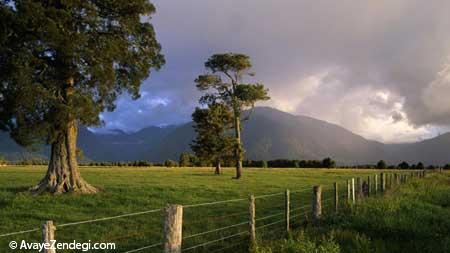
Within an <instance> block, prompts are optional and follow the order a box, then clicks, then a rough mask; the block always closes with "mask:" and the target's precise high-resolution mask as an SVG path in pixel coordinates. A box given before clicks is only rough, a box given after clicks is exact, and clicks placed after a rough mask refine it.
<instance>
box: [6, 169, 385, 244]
mask: <svg viewBox="0 0 450 253" xmlns="http://www.w3.org/2000/svg"><path fill="white" fill-rule="evenodd" d="M44 173H45V167H43V166H35V167H31V166H26V167H21V166H6V167H0V234H4V233H9V232H15V231H21V230H28V229H34V228H40V227H41V224H42V222H43V221H45V220H54V221H55V223H56V225H57V226H58V225H60V224H65V223H70V222H76V221H83V220H90V219H97V218H102V217H108V216H115V215H121V214H126V213H133V212H140V211H146V210H153V209H160V208H163V207H164V206H165V205H166V203H176V204H183V205H189V204H196V203H204V202H211V201H222V200H230V199H241V198H243V199H244V200H242V201H235V202H230V203H222V204H217V205H210V206H202V207H188V208H185V210H184V228H183V236H190V235H194V234H196V233H199V232H203V231H207V230H213V229H217V228H220V227H224V226H229V225H233V224H238V223H241V222H245V221H246V220H247V208H248V205H247V201H246V198H247V197H248V195H249V194H255V195H256V196H260V195H265V194H272V193H282V192H283V191H284V190H285V189H290V190H291V191H299V190H300V191H301V192H297V193H293V194H292V195H291V204H292V209H296V208H299V207H302V206H305V205H310V201H311V192H312V185H317V184H320V185H323V187H324V194H323V199H324V200H326V199H330V198H331V196H332V194H333V192H332V184H333V182H336V181H337V182H339V183H340V185H341V187H340V189H341V194H342V196H344V193H345V191H346V188H345V186H344V182H345V180H347V179H349V178H351V177H358V176H360V177H363V178H365V179H366V178H367V176H368V175H374V174H375V173H380V171H373V170H357V171H355V170H342V169H245V170H244V177H243V178H242V179H241V180H232V179H231V178H232V176H233V175H234V170H233V169H231V168H230V169H224V174H223V175H220V176H217V175H214V174H213V169H212V168H127V167H83V168H81V173H82V176H83V177H84V178H85V179H86V180H87V181H88V182H90V183H91V184H93V185H95V186H97V187H99V188H101V189H102V192H101V193H99V194H96V195H75V194H69V195H59V196H50V195H43V196H37V197H36V196H31V195H30V194H29V193H28V192H27V191H26V190H27V188H28V187H30V186H32V185H33V184H35V183H37V182H38V181H39V179H40V178H41V177H42V176H43V175H44ZM283 201H284V195H283V194H280V195H276V196H271V197H267V198H259V199H257V201H256V206H257V218H258V217H261V218H262V217H267V216H270V215H274V216H273V217H272V218H268V219H264V220H261V221H258V222H257V225H264V224H269V223H272V222H276V221H278V220H280V219H282V218H283V216H277V214H279V213H280V212H282V210H283V206H284V202H283ZM328 204H329V205H328V206H327V207H329V209H331V204H332V202H331V201H330V202H328ZM329 209H325V212H328V211H331V210H329ZM309 210H310V208H306V209H299V210H298V212H299V213H298V214H299V216H298V218H296V220H294V226H295V225H296V223H297V224H298V223H301V222H302V221H301V219H300V218H304V215H303V214H301V212H303V211H309ZM162 214H163V212H162V211H158V212H155V213H148V214H143V215H137V216H132V217H124V218H119V219H114V220H108V221H99V222H95V223H89V224H80V225H75V226H67V227H60V228H57V231H56V239H57V240H58V241H64V242H71V241H73V240H77V241H78V242H87V241H88V240H92V241H100V242H115V243H116V247H117V249H116V251H115V252H125V251H127V250H131V249H135V248H139V247H142V246H146V245H151V244H154V243H158V242H160V241H161V234H162V222H163V220H162ZM295 214H296V213H295V212H293V214H292V215H295ZM300 214H301V215H300ZM282 227H283V223H279V224H275V225H274V226H270V227H267V229H261V231H260V233H259V234H260V235H263V234H266V233H267V234H269V233H270V232H276V231H277V229H278V231H280V230H279V229H280V228H281V229H282ZM246 229H247V226H246V225H243V226H238V227H233V228H231V229H228V230H224V231H218V232H215V233H210V234H206V235H201V236H196V237H193V238H189V239H186V240H183V243H184V244H183V248H185V249H187V248H190V247H191V246H194V245H197V244H199V243H204V242H207V241H211V240H214V239H217V238H220V237H223V236H229V235H233V234H236V233H239V232H242V231H246ZM40 233H41V232H40V231H36V232H32V233H27V234H24V235H14V236H9V237H0V252H3V251H2V249H5V248H7V243H8V242H9V241H11V240H17V241H20V240H21V239H26V240H27V241H38V240H39V238H40ZM242 240H245V236H244V237H234V238H231V239H230V240H226V241H222V242H218V243H214V244H210V245H207V246H205V247H202V248H197V249H192V250H189V252H201V251H208V252H212V251H214V250H219V249H221V248H224V247H225V246H230V245H233V244H238V243H239V242H240V241H242ZM237 247H238V248H239V246H237ZM228 250H229V252H233V251H235V252H236V251H238V250H237V248H235V249H228ZM159 251H160V249H159V248H155V249H154V252H159ZM6 252H7V251H6ZM14 252H20V251H18V250H16V251H14ZM96 252H100V251H96ZM144 252H151V251H150V250H149V251H144ZM222 252H227V249H225V250H223V251H222Z"/></svg>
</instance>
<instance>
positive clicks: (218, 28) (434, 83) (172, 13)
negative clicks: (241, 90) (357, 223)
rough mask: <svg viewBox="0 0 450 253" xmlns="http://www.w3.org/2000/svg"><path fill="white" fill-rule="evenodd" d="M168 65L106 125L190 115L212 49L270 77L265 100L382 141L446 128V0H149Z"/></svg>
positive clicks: (449, 37) (134, 126)
mask: <svg viewBox="0 0 450 253" xmlns="http://www.w3.org/2000/svg"><path fill="white" fill-rule="evenodd" d="M152 3H153V4H155V6H156V8H157V13H156V14H155V15H154V16H153V17H152V19H151V22H152V24H153V25H154V26H155V30H156V33H157V37H158V40H159V42H160V43H161V45H162V48H163V54H164V55H165V57H166V61H167V63H166V65H165V66H164V67H163V68H162V69H161V70H160V71H158V72H152V73H151V75H150V77H149V78H148V79H147V80H145V81H144V83H143V85H142V88H141V93H142V96H141V98H140V99H139V100H136V101H132V100H131V99H130V98H129V96H126V95H124V96H122V97H121V98H120V99H119V100H118V101H117V109H116V110H115V111H114V112H112V113H103V114H102V119H103V120H104V121H105V126H104V129H122V130H125V131H136V130H138V129H141V128H143V127H146V126H149V125H159V126H161V125H171V124H180V123H184V122H187V121H189V120H190V115H191V113H192V111H193V110H194V108H195V107H196V106H197V105H198V98H199V97H200V95H201V94H200V93H199V92H198V91H196V88H195V85H194V80H195V78H196V77H197V76H198V75H199V74H202V73H204V72H205V69H204V62H205V61H206V60H207V59H208V57H209V56H211V55H212V54H215V53H226V52H235V53H244V54H247V55H249V56H250V57H251V59H252V61H253V71H254V72H255V74H256V76H255V77H252V78H251V79H248V80H247V81H253V82H261V83H263V84H264V85H266V86H267V87H268V88H269V94H270V96H271V100H270V101H268V102H264V103H260V104H259V105H262V106H272V107H275V108H277V109H280V110H282V111H286V112H289V113H293V114H298V115H307V116H311V117H314V118H317V119H321V120H325V121H328V122H331V123H335V124H338V125H341V126H343V127H345V128H346V129H348V130H350V131H352V132H354V133H356V134H359V135H362V136H363V137H365V138H368V139H372V140H377V141H381V142H386V143H398V142H413V141H420V140H423V139H427V138H431V137H434V136H436V135H439V134H441V133H444V132H447V131H450V99H449V98H450V30H449V27H450V15H449V11H448V10H449V9H450V1H448V0H434V1H423V0H367V1H357V0H340V1H334V0H328V1H325V0H315V1H310V0H276V1H273V0H227V1H219V0H189V1H185V0H152Z"/></svg>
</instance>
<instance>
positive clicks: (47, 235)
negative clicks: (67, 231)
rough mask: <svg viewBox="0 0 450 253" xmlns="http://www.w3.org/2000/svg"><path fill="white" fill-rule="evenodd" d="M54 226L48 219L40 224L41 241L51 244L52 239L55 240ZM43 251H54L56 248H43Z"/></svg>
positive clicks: (45, 252)
mask: <svg viewBox="0 0 450 253" xmlns="http://www.w3.org/2000/svg"><path fill="white" fill-rule="evenodd" d="M55 230H56V227H55V226H54V225H53V221H51V220H49V221H46V222H45V223H44V225H43V226H42V242H43V243H48V244H49V245H52V241H53V240H55ZM43 253H56V249H53V248H52V249H45V248H44V250H43Z"/></svg>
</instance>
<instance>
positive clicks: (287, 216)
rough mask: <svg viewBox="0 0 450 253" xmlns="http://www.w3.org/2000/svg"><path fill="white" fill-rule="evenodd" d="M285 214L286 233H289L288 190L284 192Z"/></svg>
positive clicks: (289, 205) (289, 207)
mask: <svg viewBox="0 0 450 253" xmlns="http://www.w3.org/2000/svg"><path fill="white" fill-rule="evenodd" d="M285 201H286V203H285V204H286V210H285V211H286V213H285V218H286V231H287V232H289V229H290V224H289V222H290V221H289V214H290V212H291V211H290V210H291V197H290V193H289V190H286V199H285Z"/></svg>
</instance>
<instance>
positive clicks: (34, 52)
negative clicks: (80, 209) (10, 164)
mask: <svg viewBox="0 0 450 253" xmlns="http://www.w3.org/2000/svg"><path fill="white" fill-rule="evenodd" d="M154 12H155V7H154V6H153V5H152V4H151V3H150V2H149V1H147V0H135V1H128V0H105V1H98V0H84V1H79V0H64V1H62V0H54V1H50V0H48V1H37V0H1V1H0V24H1V25H0V73H1V75H0V129H2V130H6V131H8V132H10V134H11V136H12V138H13V139H14V140H15V141H16V142H17V143H19V144H20V145H22V146H30V145H32V144H34V143H42V142H46V143H47V144H50V145H51V147H52V148H51V157H50V162H49V168H48V171H47V174H46V176H45V177H44V179H43V180H42V181H41V182H40V183H39V184H38V185H37V186H36V188H35V190H36V192H43V191H50V192H68V191H78V192H95V191H96V190H95V189H94V188H93V187H91V186H89V185H88V184H87V183H86V182H84V181H83V180H82V179H81V177H80V175H79V172H78V170H77V167H78V164H77V160H76V149H77V148H76V137H77V125H78V124H80V123H81V124H83V125H88V126H89V125H99V124H100V123H101V120H100V117H99V115H100V113H101V112H103V111H104V110H110V111H111V110H114V108H115V100H116V98H117V97H118V96H119V95H121V94H122V93H124V92H127V93H129V94H131V96H132V97H133V98H134V99H136V98H138V97H139V88H140V86H141V83H142V81H143V80H144V79H145V78H147V77H148V75H149V74H150V70H151V69H159V68H160V67H161V66H162V65H163V64H164V57H163V55H162V54H161V46H160V44H159V43H158V42H157V40H156V36H155V31H154V29H153V26H152V25H151V24H150V23H149V22H148V20H150V15H151V14H153V13H154Z"/></svg>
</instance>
